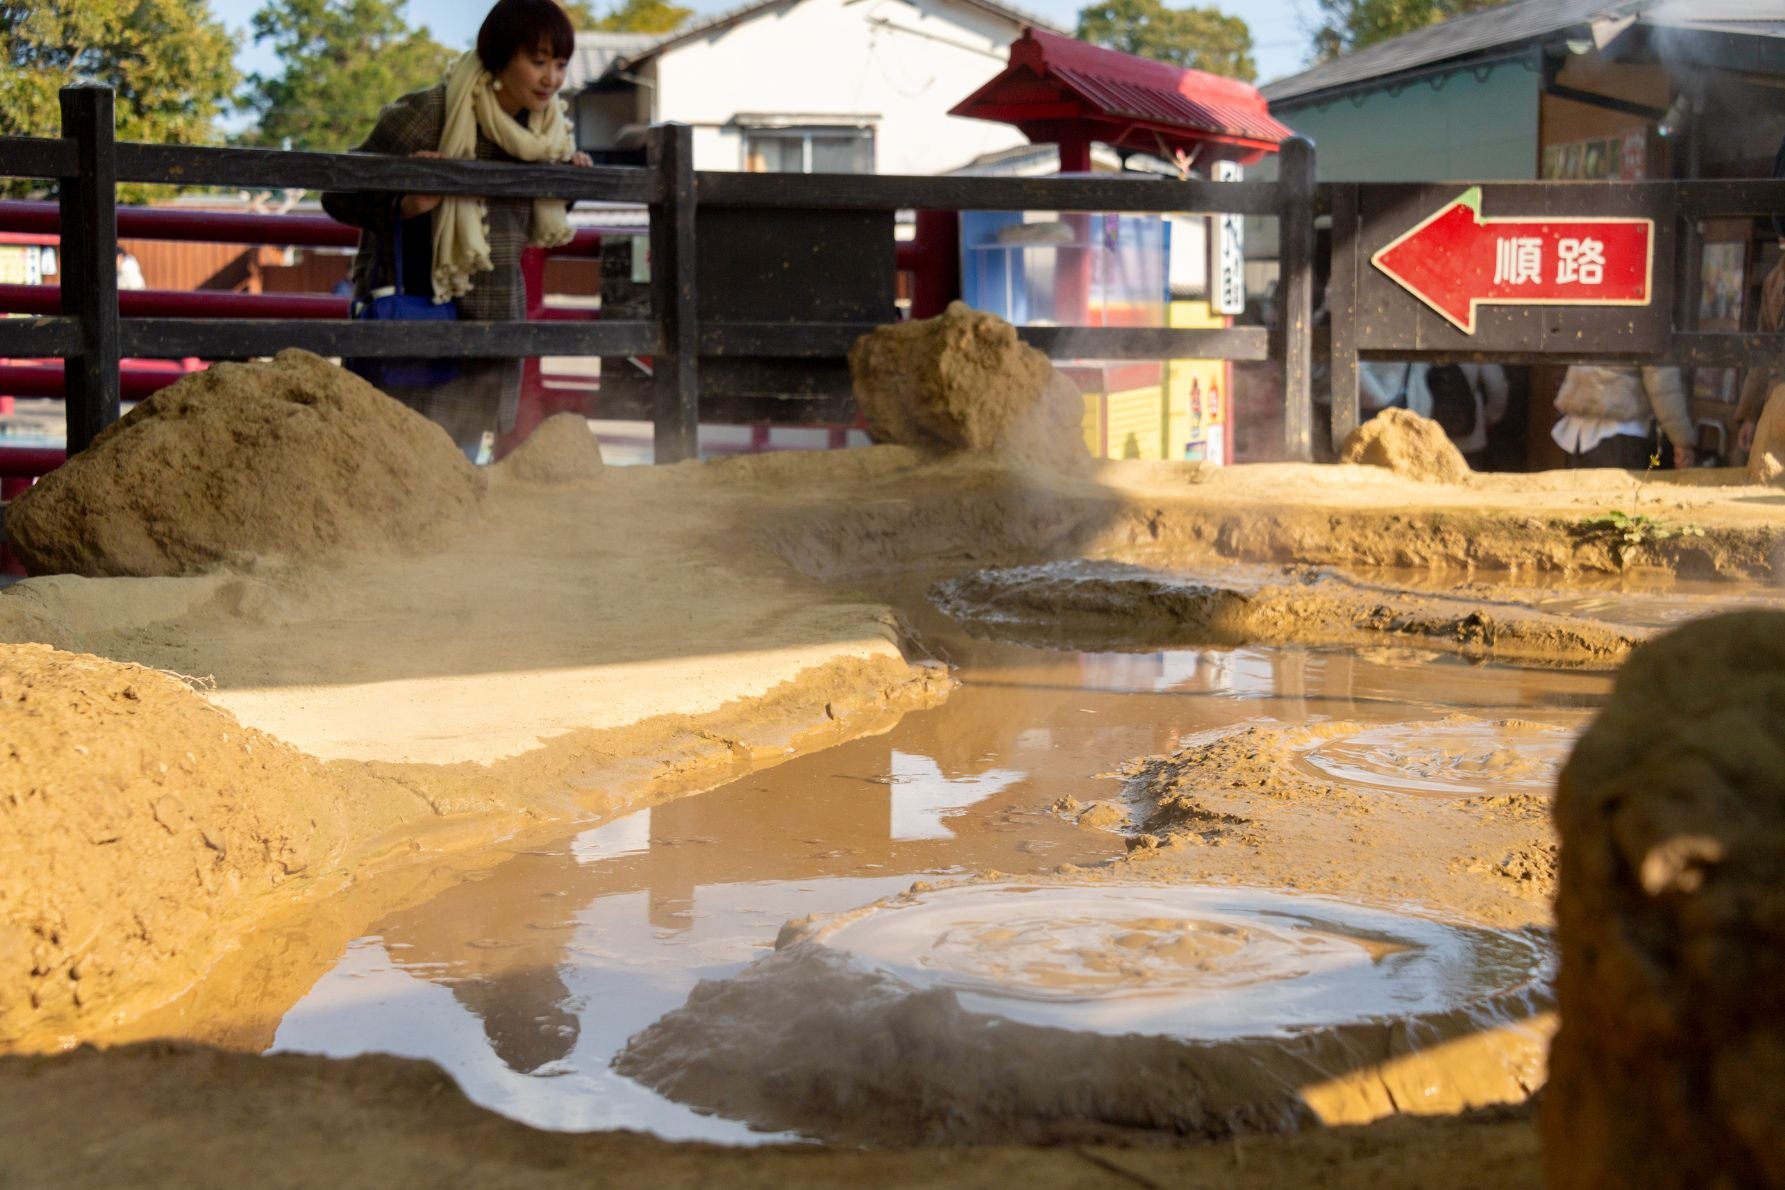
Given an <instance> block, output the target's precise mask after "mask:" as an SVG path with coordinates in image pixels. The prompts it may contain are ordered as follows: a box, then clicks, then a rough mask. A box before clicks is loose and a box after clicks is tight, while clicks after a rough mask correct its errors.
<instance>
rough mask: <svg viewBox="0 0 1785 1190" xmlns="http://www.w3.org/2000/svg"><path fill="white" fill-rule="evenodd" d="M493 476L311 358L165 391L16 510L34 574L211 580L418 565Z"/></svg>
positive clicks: (238, 368)
mask: <svg viewBox="0 0 1785 1190" xmlns="http://www.w3.org/2000/svg"><path fill="white" fill-rule="evenodd" d="M483 488H484V479H483V477H482V475H481V474H479V472H478V471H477V470H476V468H474V467H472V466H471V465H470V464H469V463H467V462H466V461H465V459H464V457H463V456H462V455H460V454H459V452H458V450H457V449H456V448H455V447H454V446H453V444H452V440H451V439H449V438H448V437H447V436H446V433H445V432H444V431H443V430H441V429H440V428H439V427H438V426H436V425H434V424H433V423H432V422H430V421H428V420H427V419H426V418H424V417H422V416H420V415H419V414H417V413H414V412H412V411H410V410H409V409H407V408H405V407H404V406H403V405H401V404H400V403H398V402H396V401H393V400H391V399H390V398H389V397H387V396H385V395H384V394H383V393H381V392H379V391H378V390H377V389H375V388H373V387H372V386H371V385H369V384H367V383H366V382H365V381H363V380H361V379H360V378H359V377H357V376H355V375H353V374H352V373H350V372H347V371H345V370H343V369H341V368H337V367H335V366H334V365H333V364H330V363H328V362H327V361H326V360H323V359H322V358H320V357H318V356H314V355H311V354H309V353H308V352H304V351H296V350H290V351H282V352H280V353H279V355H278V357H277V358H275V359H273V360H272V361H270V362H267V363H252V364H219V365H217V366H216V367H214V368H211V369H209V370H208V371H204V372H198V373H194V374H193V375H191V376H188V377H186V378H185V379H183V380H181V381H179V382H178V383H176V384H174V385H172V386H171V387H169V388H166V389H163V390H162V391H161V392H159V393H157V394H155V395H154V396H153V397H151V398H149V399H148V400H147V401H144V402H143V403H142V404H141V405H139V406H137V407H136V409H134V410H132V411H131V412H130V413H129V414H128V415H126V416H125V417H124V418H123V419H122V420H120V421H119V422H118V423H117V424H116V425H114V426H112V427H111V428H109V429H108V430H106V431H105V432H104V433H103V434H101V435H99V437H98V438H96V439H94V442H93V445H92V446H91V447H90V448H89V449H87V450H86V451H83V452H82V453H81V454H79V455H77V456H75V457H74V458H73V459H71V460H70V461H69V462H68V463H67V465H65V466H63V467H62V468H61V469H59V470H57V471H55V472H54V473H52V474H50V475H49V476H47V477H45V479H44V480H43V481H42V482H41V483H39V484H37V485H36V486H35V487H33V488H31V489H30V490H29V491H28V492H26V493H25V494H24V495H23V496H22V497H20V498H19V499H18V500H17V501H16V502H15V503H14V504H13V505H12V506H11V507H10V508H9V509H8V510H7V517H6V530H7V537H8V539H9V543H10V544H11V546H12V548H13V550H14V551H15V552H16V553H17V554H18V555H19V557H20V559H21V560H22V561H23V562H24V563H25V565H26V567H27V568H28V569H29V570H30V571H31V572H32V573H33V574H51V573H68V574H84V575H90V576H103V575H172V574H195V573H199V572H202V571H205V570H210V569H214V568H215V567H217V566H218V565H219V564H221V563H225V562H227V561H228V560H230V559H231V558H232V557H239V556H241V555H272V556H282V557H289V558H306V559H315V558H326V557H334V556H338V555H342V554H377V553H387V552H392V551H395V552H403V553H414V552H421V551H425V550H428V549H431V548H434V547H436V546H438V545H440V544H441V543H442V542H444V541H445V540H447V539H449V538H451V537H453V536H455V535H457V533H458V532H459V531H460V530H461V529H462V527H463V526H464V524H465V522H466V519H467V518H468V516H469V515H470V514H471V512H472V511H473V510H474V509H475V508H476V507H477V505H478V502H479V501H480V499H481V498H482V495H483Z"/></svg>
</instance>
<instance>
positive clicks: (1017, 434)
mask: <svg viewBox="0 0 1785 1190" xmlns="http://www.w3.org/2000/svg"><path fill="white" fill-rule="evenodd" d="M849 371H850V373H851V374H852V375H853V376H854V378H855V399H856V401H857V403H858V404H859V406H860V408H861V411H862V416H863V417H865V418H866V419H867V423H868V433H869V434H870V435H872V437H873V439H874V441H876V442H893V443H900V444H903V445H906V446H917V447H922V448H925V449H928V450H936V451H983V452H991V453H995V454H998V455H1000V456H1002V457H1004V458H1006V459H1008V460H1010V461H1012V462H1017V463H1040V464H1044V465H1051V466H1056V467H1057V466H1066V465H1071V464H1074V463H1077V462H1080V461H1083V460H1085V459H1087V458H1088V457H1089V451H1088V450H1087V449H1086V447H1085V442H1084V435H1083V433H1082V431H1081V430H1080V425H1081V423H1082V422H1083V419H1084V401H1083V399H1082V398H1081V397H1080V396H1079V393H1078V390H1077V389H1076V388H1075V387H1073V384H1072V382H1071V381H1070V380H1068V379H1066V378H1065V377H1064V376H1062V375H1061V374H1060V373H1059V372H1057V371H1055V370H1054V366H1053V365H1052V364H1050V363H1049V362H1048V360H1047V357H1046V356H1045V355H1043V354H1042V353H1041V352H1039V351H1037V350H1035V349H1034V348H1033V347H1030V346H1027V345H1026V344H1024V343H1023V342H1022V341H1021V340H1019V339H1018V338H1017V335H1016V328H1015V327H1013V326H1011V325H1010V324H1009V323H1008V322H1005V321H1004V320H1003V319H1001V318H999V317H997V316H996V315H993V314H986V313H983V312H982V311H978V310H974V309H971V308H969V307H968V306H967V305H965V304H964V303H962V302H952V303H950V304H949V307H948V310H947V311H946V312H945V313H943V314H942V315H941V316H939V317H936V318H927V319H920V320H916V321H912V322H902V323H897V324H894V325H892V326H885V327H880V328H879V329H877V330H874V331H872V332H870V333H869V334H866V335H863V336H862V337H861V338H860V339H857V340H856V343H855V346H854V347H852V348H851V349H850V351H849Z"/></svg>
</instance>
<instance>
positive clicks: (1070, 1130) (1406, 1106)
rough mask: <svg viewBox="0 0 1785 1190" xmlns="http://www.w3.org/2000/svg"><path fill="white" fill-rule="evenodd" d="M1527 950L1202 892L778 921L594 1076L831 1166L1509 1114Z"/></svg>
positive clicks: (1528, 1036) (1054, 898)
mask: <svg viewBox="0 0 1785 1190" xmlns="http://www.w3.org/2000/svg"><path fill="white" fill-rule="evenodd" d="M1549 971H1550V958H1549V947H1548V943H1547V939H1546V936H1545V934H1544V933H1543V932H1542V931H1529V930H1510V931H1500V930H1491V929H1483V928H1480V927H1475V926H1471V925H1468V924H1466V923H1462V922H1456V921H1446V920H1443V919H1441V918H1438V917H1434V916H1431V915H1428V914H1425V913H1423V912H1420V911H1418V910H1414V909H1409V908H1387V907H1382V906H1372V905H1365V904H1360V903H1355V902H1345V901H1341V900H1338V899H1335V898H1331V897H1319V896H1306V895H1295V894H1284V893H1279V892H1273V891H1268V890H1260V889H1250V888H1218V887H1210V886H1205V885H1168V886H1159V885H1137V884H1134V883H1131V882H1126V881H1121V882H1117V883H1111V884H1105V885H1101V886H1098V887H1094V888H1085V887H1082V886H1078V885H1076V884H1073V883H1066V882H1061V881H1057V880H1056V881H1042V882H1033V883H1021V884H1015V883H1010V882H978V883H969V884H965V885H955V886H951V887H948V888H942V889H936V888H933V887H930V886H928V885H921V884H920V885H917V886H914V887H913V888H912V889H911V891H910V892H908V893H907V894H905V895H903V896H900V897H895V898H892V899H889V900H887V901H883V902H880V903H878V904H875V905H871V906H868V907H866V908H864V909H861V910H856V911H854V912H851V913H847V914H844V915H842V916H840V917H837V918H830V919H818V920H815V921H808V922H804V923H793V924H790V925H789V927H788V928H787V929H786V930H784V931H783V932H782V935H781V938H780V940H779V942H778V944H777V949H776V951H775V953H774V954H772V955H769V956H768V957H766V958H763V959H761V960H760V961H758V962H756V963H754V964H752V965H751V966H750V967H749V968H747V969H745V970H744V971H742V972H740V973H738V974H737V975H735V976H732V977H731V978H729V979H724V980H712V981H706V982H703V983H701V984H700V985H699V986H698V987H696V988H695V989H694V991H693V992H692V993H691V994H690V995H689V997H688V1001H687V1003H686V1004H685V1005H683V1006H682V1007H680V1008H678V1009H676V1010H675V1011H674V1012H672V1013H669V1014H668V1015H666V1016H665V1017H664V1018H663V1019H662V1020H660V1021H658V1022H656V1023H655V1024H653V1025H652V1026H651V1027H650V1028H649V1029H646V1030H645V1031H644V1032H642V1033H641V1034H639V1035H638V1036H637V1037H635V1038H633V1039H632V1041H631V1042H630V1044H629V1045H628V1046H627V1048H626V1049H625V1051H624V1052H622V1053H621V1055H620V1056H619V1058H618V1059H617V1060H616V1067H617V1068H618V1069H620V1070H621V1071H623V1072H625V1073H626V1074H628V1075H630V1076H631V1077H633V1078H636V1079H638V1080H639V1081H641V1082H644V1083H646V1084H647V1085H650V1086H653V1087H655V1088H657V1089H658V1090H659V1091H661V1092H663V1093H664V1094H666V1095H668V1096H671V1097H673V1098H676V1099H677V1100H679V1101H681V1102H684V1103H687V1104H689V1105H691V1106H693V1107H696V1108H699V1109H702V1110H709V1111H713V1112H717V1113H719V1114H720V1115H723V1116H728V1117H731V1118H734V1119H738V1120H741V1121H745V1122H748V1123H749V1124H750V1125H751V1126H753V1127H758V1128H770V1127H779V1128H794V1129H797V1130H798V1131H800V1132H802V1133H805V1134H807V1135H810V1136H815V1137H818V1138H820V1139H823V1140H826V1141H829V1142H838V1143H841V1142H850V1143H863V1142H867V1143H876V1142H878V1143H903V1144H926V1143H928V1144H934V1143H957V1142H963V1141H971V1142H976V1143H985V1142H1007V1141H1025V1142H1030V1143H1034V1142H1044V1141H1049V1140H1052V1141H1062V1140H1065V1139H1068V1138H1071V1139H1075V1140H1082V1139H1093V1138H1112V1137H1115V1136H1127V1137H1130V1138H1131V1137H1133V1136H1134V1135H1135V1134H1137V1133H1151V1134H1155V1135H1163V1136H1170V1137H1182V1136H1184V1135H1187V1134H1189V1135H1204V1136H1211V1137H1213V1136H1228V1135H1235V1134H1243V1133H1249V1132H1283V1131H1292V1130H1295V1129H1298V1128H1301V1127H1304V1126H1306V1125H1308V1124H1312V1123H1315V1122H1325V1123H1329V1124H1333V1123H1359V1122H1365V1121H1368V1120H1372V1119H1376V1118H1379V1117H1381V1116H1383V1115H1388V1114H1393V1113H1398V1112H1415V1113H1417V1112H1450V1111H1457V1110H1461V1109H1463V1108H1469V1107H1480V1106H1484V1105H1488V1104H1495V1103H1508V1102H1512V1103H1516V1102H1520V1101H1523V1100H1524V1099H1525V1098H1526V1097H1527V1096H1528V1095H1529V1094H1530V1093H1531V1092H1532V1091H1533V1090H1534V1089H1535V1088H1536V1087H1537V1086H1539V1085H1540V1084H1541V1082H1542V1078H1543V1055H1544V1048H1545V1044H1546V1041H1547V1038H1548V1035H1549V1033H1550V1031H1551V1029H1552V1028H1553V1019H1552V1017H1551V1015H1550V996H1549V992H1548V989H1547V981H1548V978H1549Z"/></svg>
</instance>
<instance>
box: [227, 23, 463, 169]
mask: <svg viewBox="0 0 1785 1190" xmlns="http://www.w3.org/2000/svg"><path fill="white" fill-rule="evenodd" d="M403 8H404V3H403V0H268V2H267V4H266V5H265V6H264V7H263V8H261V10H260V11H259V12H257V13H255V14H254V21H253V29H254V40H255V41H270V42H272V43H273V49H274V51H275V52H276V53H277V54H278V55H279V61H280V63H281V64H282V65H283V66H284V70H283V71H282V72H281V73H279V74H277V75H274V76H272V77H268V76H267V75H263V74H253V75H250V76H249V77H248V83H247V87H246V88H245V90H244V92H243V95H242V97H241V100H240V104H239V106H240V107H241V108H242V109H244V110H247V111H251V112H253V113H254V114H255V117H256V123H255V127H254V128H253V129H252V130H250V131H249V132H248V133H247V134H246V135H245V136H244V137H243V138H242V139H243V140H244V141H245V142H247V143H249V144H261V145H280V144H284V143H285V142H286V141H288V140H289V142H290V144H291V147H292V148H294V149H314V150H318V151H325V152H326V151H338V150H343V149H349V148H351V147H353V146H354V145H356V144H358V143H359V142H360V141H361V140H363V139H364V138H365V135H366V134H367V133H368V132H370V131H371V130H372V124H373V123H374V121H376V120H377V118H378V111H379V109H380V108H382V107H383V106H384V105H385V104H387V103H389V102H390V101H391V100H393V99H395V98H397V96H399V95H405V94H407V93H409V92H410V91H417V90H420V89H421V88H423V87H429V86H432V85H433V84H435V83H437V82H439V81H440V79H441V77H442V75H443V74H444V72H445V70H446V66H447V63H449V62H451V61H452V59H453V57H454V56H455V55H454V54H453V51H451V50H449V49H447V48H446V47H445V46H443V45H441V44H440V43H439V42H437V41H435V40H434V38H433V36H432V35H430V34H429V32H428V30H427V28H426V27H425V26H422V27H419V28H411V27H410V25H409V22H408V21H407V20H405V19H404V16H403Z"/></svg>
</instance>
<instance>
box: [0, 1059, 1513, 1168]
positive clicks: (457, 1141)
mask: <svg viewBox="0 0 1785 1190" xmlns="http://www.w3.org/2000/svg"><path fill="white" fill-rule="evenodd" d="M0 1135H4V1136H5V1137H6V1138H7V1143H6V1144H5V1145H0V1184H4V1185H5V1186H7V1187H8V1190H68V1188H70V1187H76V1186H168V1187H182V1188H185V1187H197V1186H292V1185H305V1186H349V1187H356V1186H492V1187H496V1186H499V1187H504V1188H506V1190H583V1188H585V1187H587V1186H590V1185H600V1186H606V1187H614V1188H616V1190H619V1188H631V1187H638V1188H640V1190H670V1188H676V1187H696V1186H734V1187H739V1188H740V1190H767V1188H771V1187H772V1188H773V1190H818V1188H820V1187H822V1188H824V1190H838V1188H839V1187H844V1188H847V1187H861V1186H912V1187H944V1186H946V1187H950V1188H951V1190H1006V1188H1007V1187H1011V1186H1021V1187H1024V1188H1025V1190H1067V1188H1068V1187H1070V1188H1072V1190H1100V1188H1120V1187H1133V1186H1136V1185H1155V1186H1173V1187H1182V1188H1183V1190H1213V1188H1215V1187H1219V1188H1220V1190H1282V1188H1283V1187H1286V1186H1313V1185H1318V1186H1321V1187H1323V1188H1324V1190H1431V1187H1433V1186H1448V1185H1462V1184H1466V1185H1468V1186H1469V1187H1471V1190H1533V1188H1534V1187H1536V1186H1537V1185H1538V1183H1539V1180H1540V1179H1539V1177H1538V1173H1537V1137H1536V1129H1535V1127H1534V1126H1533V1125H1532V1123H1531V1121H1530V1120H1528V1119H1527V1118H1526V1117H1525V1115H1524V1114H1523V1113H1522V1112H1512V1111H1495V1112H1486V1113H1473V1114H1471V1115H1469V1116H1465V1117H1461V1118H1451V1117H1435V1118H1425V1119H1406V1118H1399V1119H1393V1120H1385V1121H1383V1122H1382V1123H1379V1124H1374V1125H1371V1126H1369V1127H1366V1128H1342V1129H1318V1130H1314V1131H1310V1132H1304V1133H1301V1134H1299V1135H1295V1136H1287V1137H1258V1138H1251V1139H1240V1140H1236V1141H1234V1142H1233V1143H1231V1144H1225V1145H1219V1146H1215V1145H1197V1146H1182V1147H1166V1148H1153V1149H1104V1150H1088V1149H1082V1148H1079V1147H1076V1146H1070V1145H1061V1146H1056V1147H1052V1148H1045V1149H921V1150H903V1151H886V1150H874V1149H826V1148H821V1147H819V1146H816V1145H765V1146H761V1147H754V1148H747V1147H741V1146H728V1145H707V1144H671V1143H669V1142H667V1141H661V1140H658V1139H657V1138H656V1137H652V1136H646V1135H644V1134H642V1133H638V1132H541V1131H538V1130H536V1129H532V1128H527V1127H525V1126H523V1125H520V1124H516V1123H514V1122H513V1121H511V1120H507V1119H504V1118H502V1117H501V1116H498V1115H497V1114H496V1113H494V1112H492V1111H488V1110H486V1109H484V1108H481V1107H477V1106H475V1105H473V1104H472V1103H470V1102H469V1101H468V1100H467V1099H466V1098H465V1096H464V1094H463V1093H462V1092H461V1091H460V1090H459V1089H458V1087H457V1086H455V1085H454V1084H453V1082H452V1080H451V1079H450V1078H448V1077H447V1076H446V1075H445V1074H443V1073H442V1072H441V1071H440V1070H439V1068H438V1067H436V1066H434V1065H433V1064H431V1063H427V1062H418V1061H415V1060H412V1059H408V1058H395V1057H390V1056H387V1055H383V1054H376V1055H368V1056H365V1057H359V1058H350V1059H346V1060H337V1059H334V1058H323V1057H317V1056H314V1055H310V1054H274V1055H272V1056H270V1057H262V1056H259V1055H256V1054H244V1053H227V1052H220V1051H217V1050H208V1049H201V1048H198V1047H195V1046H187V1045H179V1044H174V1043H169V1042H151V1043H148V1044H144V1045H133V1046H125V1047H121V1048H113V1049H110V1050H106V1051H103V1052H102V1051H99V1050H94V1049H90V1048H83V1049H80V1050H76V1051H74V1052H73V1053H68V1054H59V1055H56V1056H54V1057H46V1058H18V1057H12V1058H6V1057H0ZM1118 1171H1119V1172H1118Z"/></svg>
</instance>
